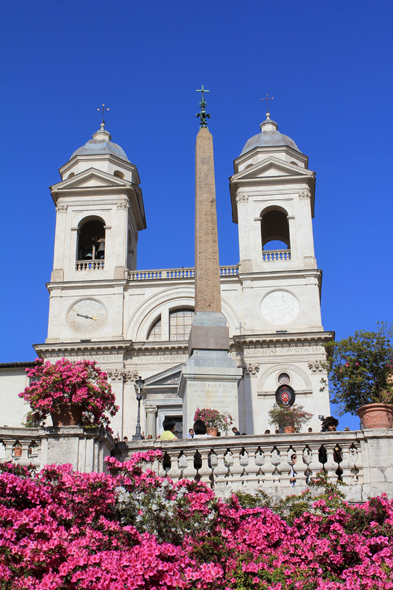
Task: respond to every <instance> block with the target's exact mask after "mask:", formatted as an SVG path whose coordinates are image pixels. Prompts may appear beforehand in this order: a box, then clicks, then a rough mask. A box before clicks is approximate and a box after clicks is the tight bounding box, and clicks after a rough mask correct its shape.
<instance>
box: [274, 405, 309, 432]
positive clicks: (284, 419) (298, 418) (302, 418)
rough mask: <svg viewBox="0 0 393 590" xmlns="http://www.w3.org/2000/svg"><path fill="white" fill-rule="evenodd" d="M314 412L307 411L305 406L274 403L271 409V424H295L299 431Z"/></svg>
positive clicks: (283, 425)
mask: <svg viewBox="0 0 393 590" xmlns="http://www.w3.org/2000/svg"><path fill="white" fill-rule="evenodd" d="M312 416H313V414H310V413H309V412H306V411H305V409H304V407H303V406H299V405H297V404H294V405H293V406H283V405H281V404H274V405H273V407H272V408H271V410H269V418H270V420H269V424H275V425H276V426H278V427H279V428H285V427H286V426H293V427H294V428H295V430H296V432H299V430H300V428H301V427H302V425H303V424H306V423H307V422H308V421H309V420H310V419H311V418H312Z"/></svg>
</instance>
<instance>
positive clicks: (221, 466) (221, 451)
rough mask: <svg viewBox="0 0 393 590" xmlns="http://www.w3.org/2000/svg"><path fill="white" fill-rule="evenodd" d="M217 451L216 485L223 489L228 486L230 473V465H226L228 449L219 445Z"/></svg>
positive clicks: (217, 487)
mask: <svg viewBox="0 0 393 590" xmlns="http://www.w3.org/2000/svg"><path fill="white" fill-rule="evenodd" d="M215 451H216V454H217V467H214V475H213V477H214V487H215V488H216V489H220V490H223V489H224V488H226V486H227V479H226V476H227V474H228V467H227V466H226V465H225V453H226V449H225V448H223V447H217V448H216V449H215Z"/></svg>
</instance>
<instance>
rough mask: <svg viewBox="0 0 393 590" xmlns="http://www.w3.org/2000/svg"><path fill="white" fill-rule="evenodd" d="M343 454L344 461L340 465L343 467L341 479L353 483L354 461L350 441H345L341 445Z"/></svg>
mask: <svg viewBox="0 0 393 590" xmlns="http://www.w3.org/2000/svg"><path fill="white" fill-rule="evenodd" d="M341 455H342V461H341V463H340V467H341V469H342V475H341V479H342V481H343V482H344V483H346V484H352V483H353V473H352V467H353V462H352V461H351V455H350V452H349V444H348V443H343V444H342V445H341Z"/></svg>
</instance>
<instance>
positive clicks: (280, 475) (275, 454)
mask: <svg viewBox="0 0 393 590" xmlns="http://www.w3.org/2000/svg"><path fill="white" fill-rule="evenodd" d="M271 461H272V465H274V468H275V469H274V471H273V485H275V486H278V485H279V484H280V481H281V479H283V480H285V479H287V477H288V479H289V474H288V473H287V461H286V456H285V453H284V452H283V449H281V451H280V449H278V448H277V447H274V449H273V450H272V453H271Z"/></svg>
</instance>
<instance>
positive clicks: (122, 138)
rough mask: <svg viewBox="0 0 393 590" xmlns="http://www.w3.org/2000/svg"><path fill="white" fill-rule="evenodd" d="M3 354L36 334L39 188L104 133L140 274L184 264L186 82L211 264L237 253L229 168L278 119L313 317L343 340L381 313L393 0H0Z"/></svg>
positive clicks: (387, 302)
mask: <svg viewBox="0 0 393 590" xmlns="http://www.w3.org/2000/svg"><path fill="white" fill-rule="evenodd" d="M0 20H1V23H0V51H1V58H2V59H1V64H0V73H1V85H2V92H1V134H2V141H1V142H0V146H1V147H0V149H1V163H2V199H1V203H2V218H3V224H2V240H1V242H2V253H3V256H2V279H3V280H2V284H3V288H2V289H1V293H0V298H1V309H2V312H3V313H2V317H1V335H2V337H1V341H0V362H9V361H22V360H31V359H33V358H34V350H33V349H32V347H31V345H32V343H38V342H43V341H44V340H45V337H46V325H47V315H48V294H47V291H46V288H45V282H47V281H48V280H49V278H50V272H51V268H52V259H53V258H52V257H53V239H54V224H55V210H54V206H53V203H52V200H51V197H50V193H49V191H48V186H49V185H51V184H54V183H55V182H57V181H58V180H59V175H58V171H57V170H58V168H59V167H60V166H62V165H63V164H64V163H65V162H66V161H67V160H68V159H69V157H70V156H71V154H72V153H73V151H74V150H75V149H77V148H78V147H80V146H81V145H83V144H84V143H85V142H86V141H87V140H88V139H90V137H91V135H92V134H93V133H94V132H95V131H96V130H97V129H98V127H99V124H100V116H99V113H97V110H96V109H97V107H99V106H100V105H101V104H102V103H105V104H106V105H107V106H109V108H110V111H109V113H108V114H107V116H106V121H107V129H108V130H109V131H110V133H111V134H112V137H113V140H114V141H115V142H116V143H118V144H120V145H121V146H122V147H123V149H124V150H125V151H126V153H127V155H128V158H129V159H130V160H131V161H132V162H133V163H134V164H136V165H137V167H138V170H139V173H140V176H141V180H142V184H141V187H142V189H143V194H144V200H145V208H146V216H147V225H148V229H147V230H145V231H144V232H142V233H141V234H140V240H139V252H138V267H139V268H141V269H142V268H165V267H181V266H193V259H194V235H193V210H194V145H195V136H196V133H197V131H198V121H197V119H196V118H195V114H196V112H197V110H198V108H197V103H198V96H197V94H196V92H195V90H196V88H200V86H201V84H204V86H205V88H208V89H210V93H209V95H208V96H207V97H208V103H209V106H208V111H209V112H210V114H211V119H210V123H209V128H210V130H211V132H212V134H213V137H214V149H215V164H216V189H217V208H218V219H219V247H220V261H221V264H236V263H237V262H238V256H239V254H238V241H237V226H236V225H234V224H233V223H232V220H231V208H230V199H229V190H228V177H229V176H230V175H231V174H232V173H233V164H232V162H233V160H234V158H236V157H237V156H238V155H239V154H240V152H241V150H242V148H243V146H244V144H245V143H246V141H247V139H248V138H249V137H251V136H252V135H254V134H256V133H257V132H258V131H259V124H260V122H261V121H262V120H263V119H264V113H265V108H264V104H263V103H262V102H261V100H260V99H261V97H263V96H265V95H266V93H267V92H268V93H269V94H270V95H272V96H274V100H273V101H272V103H271V109H270V110H271V114H272V118H273V119H274V120H275V121H276V122H277V123H278V125H279V130H280V131H282V132H283V133H285V134H286V135H289V136H290V137H291V138H293V139H294V141H295V142H296V143H297V145H298V146H299V149H300V150H301V151H303V152H304V153H306V154H307V155H308V156H309V158H310V161H309V167H310V168H311V169H312V170H314V171H316V172H317V192H316V212H315V213H316V214H315V220H314V237H315V248H316V256H317V261H318V266H319V267H320V268H321V269H322V270H323V288H322V317H323V325H324V328H325V329H326V330H335V331H336V335H337V337H338V338H343V337H346V336H347V335H348V334H351V333H353V332H354V331H355V330H357V329H373V328H374V327H375V323H376V321H378V320H385V321H392V305H391V300H392V296H391V290H392V282H393V280H392V265H391V259H392V245H391V242H392V239H391V224H392V219H393V204H392V188H391V187H392V183H391V178H390V169H391V160H392V137H393V130H392V122H393V117H392V90H393V88H392V86H393V84H392V77H393V74H392V72H393V67H392V66H393V64H392V61H393V60H392V42H391V27H392V22H393V4H392V3H391V2H385V1H382V0H380V1H377V2H375V1H374V2H371V1H370V2H369V1H359V0H357V1H355V0H346V1H345V2H344V1H336V0H332V1H329V2H322V1H319V2H315V0H314V1H308V0H307V1H306V0H304V1H303V0H301V1H299V2H293V1H289V0H288V1H287V0H276V1H275V2H267V1H264V0H259V1H255V0H248V1H247V2H235V1H233V0H221V1H219V0H212V1H211V2H209V3H205V4H202V3H197V2H194V1H192V0H189V1H187V0H186V1H184V0H183V1H178V0H166V1H164V0H161V1H157V0H153V1H151V2H146V1H130V0H127V1H125V0H118V1H117V2H114V3H109V2H103V1H102V0H95V1H94V2H93V1H91V0H78V1H76V0H67V1H65V0H57V1H54V0H40V1H39V2H31V1H29V0H22V1H19V2H13V3H11V2H4V3H2V6H1V19H0Z"/></svg>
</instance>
